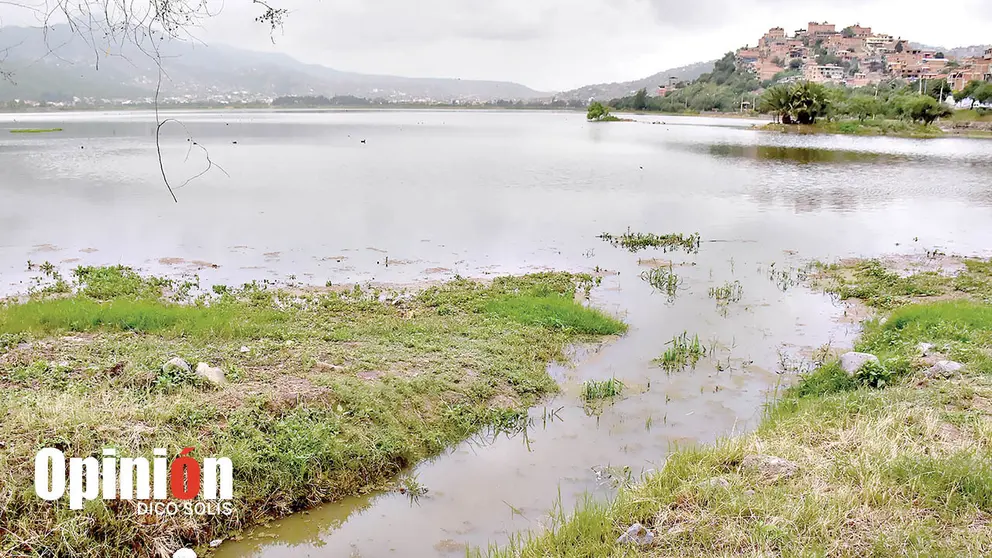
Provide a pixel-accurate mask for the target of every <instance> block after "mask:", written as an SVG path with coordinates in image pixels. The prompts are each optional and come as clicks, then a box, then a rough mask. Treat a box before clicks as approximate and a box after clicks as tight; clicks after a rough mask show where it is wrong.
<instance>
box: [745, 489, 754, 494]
mask: <svg viewBox="0 0 992 558" xmlns="http://www.w3.org/2000/svg"><path fill="white" fill-rule="evenodd" d="M744 495H745V496H754V491H753V490H751V489H750V488H749V489H747V490H745V491H744Z"/></svg>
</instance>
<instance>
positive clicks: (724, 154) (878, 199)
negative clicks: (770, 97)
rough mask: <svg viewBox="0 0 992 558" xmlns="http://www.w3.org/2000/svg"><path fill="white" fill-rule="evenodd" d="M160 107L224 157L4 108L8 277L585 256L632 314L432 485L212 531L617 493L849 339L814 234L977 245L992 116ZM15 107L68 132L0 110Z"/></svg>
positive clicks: (477, 510)
mask: <svg viewBox="0 0 992 558" xmlns="http://www.w3.org/2000/svg"><path fill="white" fill-rule="evenodd" d="M177 116H178V117H179V118H180V119H182V120H183V122H184V123H185V124H186V125H187V127H188V128H189V130H190V131H191V132H192V134H193V135H194V139H195V141H196V142H198V143H199V144H202V145H203V146H206V147H207V148H208V149H209V150H210V155H211V158H212V160H213V161H214V162H215V163H217V164H219V165H221V166H222V167H223V169H224V170H225V171H226V172H227V174H228V175H229V176H228V175H225V174H224V173H223V172H220V171H219V170H214V171H211V172H209V173H207V174H206V175H204V176H203V177H201V178H199V179H197V180H195V181H193V182H191V183H190V184H189V185H187V186H185V187H183V188H181V189H179V190H178V191H177V195H178V197H179V203H178V204H175V203H172V201H171V198H170V197H169V196H168V193H167V192H166V191H165V188H164V186H163V184H162V182H161V177H160V176H158V174H157V173H158V164H157V161H156V159H155V156H154V143H153V142H152V141H151V135H150V134H151V132H152V131H153V128H154V123H153V122H152V120H151V116H150V115H148V114H145V113H127V114H95V113H93V114H57V115H37V116H32V115H2V116H0V199H2V201H0V295H2V294H8V293H11V292H16V291H23V290H25V289H26V288H27V286H28V285H29V283H28V281H29V278H30V276H31V275H32V273H31V272H28V271H27V270H26V265H25V263H26V261H27V260H31V261H33V262H42V261H46V260H47V261H51V262H53V263H55V264H56V265H59V266H60V267H61V268H62V269H63V271H66V270H68V269H70V268H71V267H74V266H76V265H80V264H90V263H92V264H116V263H123V264H127V265H132V266H135V267H138V268H141V269H142V270H145V271H148V272H151V273H167V274H170V275H182V274H190V273H196V274H198V275H199V277H200V278H201V282H202V283H203V284H204V285H208V284H212V283H227V284H232V283H241V282H244V281H248V280H252V279H269V280H272V281H279V282H281V283H290V284H291V283H305V284H317V285H324V284H325V283H326V282H328V281H330V282H331V283H332V284H341V283H350V282H356V281H361V282H366V281H376V282H384V283H404V284H407V283H417V282H422V281H432V280H443V279H446V278H450V277H453V276H454V275H455V274H460V275H463V276H474V277H485V276H490V275H493V274H501V273H520V272H528V271H535V270H542V269H566V270H572V271H588V272H599V273H601V274H602V275H603V284H602V286H601V287H599V288H598V289H596V290H594V291H593V293H592V296H591V302H592V304H595V305H597V306H599V307H601V308H604V309H606V310H608V311H610V312H614V313H616V314H618V315H620V316H622V317H623V318H624V320H625V321H627V322H628V323H629V324H630V325H631V330H630V332H629V333H628V335H626V336H625V337H623V338H621V339H619V340H616V341H614V342H612V343H608V344H605V345H602V346H598V347H590V348H586V349H584V350H582V351H579V352H578V354H576V355H575V357H576V361H577V363H578V364H577V365H576V366H574V367H568V366H553V367H552V368H551V370H550V371H551V373H552V374H553V375H554V376H555V377H556V379H558V380H559V381H560V383H561V384H562V386H563V389H562V393H561V394H560V395H559V396H557V397H556V398H554V399H552V400H549V401H546V402H544V403H543V404H542V405H540V406H538V407H536V408H534V409H532V411H531V416H532V418H533V419H534V421H533V426H532V427H531V428H530V429H529V430H528V432H527V434H526V436H523V435H518V436H513V437H506V436H502V437H498V438H496V439H490V438H486V437H485V436H480V437H478V438H477V439H473V440H470V441H467V442H465V443H463V444H461V445H459V446H457V447H455V448H452V449H451V451H449V452H448V453H446V454H444V455H442V456H439V457H438V458H436V459H434V460H432V461H430V462H427V463H423V464H421V465H419V466H418V467H416V469H415V470H414V471H413V472H412V474H414V475H416V478H417V480H418V482H420V483H421V484H423V485H424V486H426V487H427V488H428V493H427V494H426V495H425V496H423V497H421V498H420V499H419V500H418V501H416V502H413V501H411V500H410V499H409V498H408V497H407V496H405V495H402V494H399V493H395V492H393V493H382V494H373V495H368V496H364V497H359V498H354V499H349V500H346V501H344V502H340V503H336V504H331V505H327V506H324V507H322V508H318V509H315V510H312V511H310V512H309V513H307V514H299V515H296V516H293V517H290V518H287V519H285V520H282V521H279V522H275V523H274V524H272V525H271V526H269V527H265V528H261V529H257V530H255V531H252V532H248V533H246V534H245V538H244V539H243V540H241V541H234V542H228V543H225V544H224V545H222V546H221V548H220V551H219V552H218V555H221V556H267V557H274V556H327V557H337V556H366V557H375V556H390V555H393V556H448V555H450V556H457V555H464V547H465V545H473V546H483V547H485V546H486V545H487V544H489V543H501V542H505V541H506V540H507V538H508V537H509V536H512V535H513V534H514V533H520V532H522V531H525V530H527V529H535V528H538V529H539V528H541V527H542V526H543V525H546V524H547V523H548V520H547V514H548V512H549V510H551V509H552V507H553V506H554V505H555V504H556V502H558V501H559V499H560V502H561V504H562V505H563V506H564V507H565V508H566V509H570V508H571V507H572V506H574V504H575V503H576V501H577V500H578V499H580V498H581V497H582V495H583V494H586V493H591V494H592V495H593V496H594V497H599V498H605V497H608V496H609V495H610V494H611V493H612V492H613V490H614V486H615V482H616V481H617V479H618V478H619V479H621V480H622V479H623V478H625V476H626V475H627V473H626V472H625V469H624V468H625V467H626V468H628V469H627V470H628V471H629V474H630V475H632V476H633V477H634V478H636V477H637V476H638V475H640V474H641V473H642V472H644V471H647V470H651V469H656V468H658V467H660V466H662V465H663V463H664V460H665V456H666V454H667V453H668V452H669V451H670V450H671V448H672V447H674V446H676V445H680V444H688V443H696V442H710V441H713V440H715V439H717V438H719V437H721V436H725V435H728V434H731V433H733V432H742V431H746V430H748V429H750V428H753V427H754V425H755V424H756V421H757V420H758V419H760V416H761V407H762V404H763V403H764V402H766V401H767V400H768V399H769V398H770V397H773V391H774V389H775V388H776V386H778V385H780V383H781V382H782V381H783V379H785V380H786V381H787V379H788V377H789V376H791V375H792V374H793V373H794V372H795V371H796V370H797V369H802V367H804V366H808V363H807V361H808V357H809V354H810V353H811V352H812V349H813V348H815V347H819V346H821V345H823V344H827V343H829V344H831V345H832V346H835V347H842V346H844V345H846V344H849V343H850V340H851V338H852V336H853V335H854V334H855V329H854V327H853V326H852V325H851V324H850V320H845V319H844V316H843V313H844V308H843V307H841V306H838V305H835V304H833V303H832V301H831V300H830V299H829V298H827V297H825V296H823V295H820V294H817V293H814V292H811V291H809V290H808V289H806V288H804V287H802V286H800V285H797V284H796V280H797V279H798V278H799V273H798V271H797V269H798V268H800V267H801V266H802V265H803V264H804V263H805V262H807V261H808V260H810V259H823V260H828V261H829V260H832V259H837V258H843V257H850V256H862V255H874V254H878V255H881V254H892V253H896V254H916V255H923V254H924V253H925V252H926V251H927V250H933V249H939V250H942V251H944V252H948V253H959V254H985V255H988V253H989V252H988V251H989V249H990V248H992V242H990V241H992V142H984V141H976V140H963V139H942V140H929V141H925V140H905V139H892V138H858V137H841V136H795V135H779V134H771V133H764V132H758V131H755V130H750V129H748V127H749V126H750V125H751V124H752V122H751V121H747V120H721V119H711V118H700V119H692V118H679V117H657V116H651V117H643V118H641V120H643V123H613V124H602V123H601V124H589V123H586V122H585V121H584V118H583V115H581V114H578V113H546V112H512V111H494V112H482V111H471V112H455V111H440V112H431V111H402V112H401V111H381V112H377V111H364V112H363V111H357V112H337V113H304V112H224V113H219V112H218V113H190V114H180V115H177ZM15 120H16V122H15ZM652 121H659V122H661V121H663V122H664V124H649V122H652ZM43 123H44V125H43V126H42V124H43ZM36 124H37V126H36ZM26 126H31V127H61V128H63V129H64V131H63V132H61V133H58V134H45V135H44V137H13V136H14V135H13V134H7V133H6V130H7V129H8V128H19V127H26ZM8 136H10V137H8ZM363 139H364V140H366V143H364V144H363V143H361V142H360V140H363ZM235 142H236V143H235ZM188 148H189V144H188V143H187V142H186V138H185V137H184V136H181V135H172V136H170V137H169V138H167V140H166V150H165V164H166V169H167V170H168V171H169V173H170V177H171V178H172V182H173V183H174V184H177V185H178V184H182V183H183V182H184V181H185V180H186V178H188V177H190V176H193V175H195V174H197V173H199V172H200V170H202V165H203V163H204V161H203V160H202V158H198V152H197V150H195V149H193V150H189V149H188ZM188 151H189V153H190V154H189V158H188V160H187V152H188ZM628 227H630V228H631V229H632V230H634V231H650V232H655V233H668V232H685V233H691V232H699V233H700V234H701V236H702V239H703V242H702V244H701V247H700V250H699V253H698V254H685V253H679V252H672V253H663V252H661V251H655V250H647V251H643V252H639V253H630V252H627V251H625V250H623V249H622V248H616V247H613V246H611V245H609V244H607V243H605V242H603V241H602V240H600V239H598V238H596V237H597V235H599V234H601V233H603V232H611V233H614V234H616V233H622V232H624V231H625V230H627V228H628ZM387 258H388V260H387ZM645 260H658V261H654V262H648V261H645ZM387 261H388V265H387ZM662 261H666V262H667V261H671V262H672V263H673V267H672V269H673V271H674V272H675V273H676V274H677V275H679V276H680V278H681V287H680V289H679V290H678V291H677V292H676V293H675V296H674V299H670V298H669V297H668V296H667V295H666V294H665V293H660V292H655V291H654V290H653V289H652V287H651V286H650V285H649V284H648V283H646V282H645V281H644V280H642V278H641V276H640V275H641V273H642V272H643V271H645V270H648V269H650V268H651V265H658V264H659V263H661V262H662ZM728 281H739V282H740V284H741V287H742V290H743V296H742V298H741V300H740V301H738V302H734V303H731V304H729V305H728V306H727V307H726V308H723V309H720V308H719V307H718V305H717V304H716V303H715V302H714V300H713V299H712V298H710V297H709V292H708V291H709V289H710V288H711V287H718V286H721V285H724V284H725V283H726V282H728ZM682 332H688V334H689V335H690V336H692V335H694V334H698V335H699V337H700V340H701V341H702V342H703V344H704V345H705V346H706V347H707V348H708V349H709V348H712V349H713V354H712V355H708V356H707V357H705V358H704V359H703V360H701V361H700V363H699V364H698V366H697V367H696V369H695V370H689V371H685V372H681V373H675V374H672V375H668V374H666V373H665V371H663V370H662V369H661V368H659V367H658V366H656V365H654V364H652V362H651V361H652V359H654V358H656V357H658V356H660V355H661V354H662V352H664V350H665V348H666V345H665V344H666V343H667V342H668V341H670V340H671V339H672V337H673V336H674V335H678V334H681V333H682ZM782 372H785V374H781V373H782ZM609 377H616V378H618V379H620V380H622V381H623V382H624V383H625V384H626V385H627V388H628V389H627V392H626V393H625V395H624V397H623V398H621V399H620V400H619V401H617V402H616V403H615V404H613V405H607V406H605V407H603V408H602V409H601V411H600V412H599V413H593V412H590V411H589V410H588V409H586V408H584V406H583V405H582V403H581V401H580V398H579V388H580V386H581V383H582V381H584V380H586V379H605V378H609ZM552 411H554V412H553V413H552Z"/></svg>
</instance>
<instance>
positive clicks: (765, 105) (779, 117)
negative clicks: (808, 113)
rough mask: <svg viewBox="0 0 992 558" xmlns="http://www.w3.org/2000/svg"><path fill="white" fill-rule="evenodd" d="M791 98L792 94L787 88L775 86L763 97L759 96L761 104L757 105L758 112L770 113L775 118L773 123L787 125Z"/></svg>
mask: <svg viewBox="0 0 992 558" xmlns="http://www.w3.org/2000/svg"><path fill="white" fill-rule="evenodd" d="M791 98H792V94H791V92H790V91H789V87H788V86H785V85H776V86H775V87H772V88H770V89H768V90H767V91H765V93H764V95H762V96H761V103H760V104H759V105H758V110H760V111H761V112H770V113H772V115H774V117H775V122H784V123H785V124H789V123H790V122H789V101H790V100H791Z"/></svg>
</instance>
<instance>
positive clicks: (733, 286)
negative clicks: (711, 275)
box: [709, 280, 744, 316]
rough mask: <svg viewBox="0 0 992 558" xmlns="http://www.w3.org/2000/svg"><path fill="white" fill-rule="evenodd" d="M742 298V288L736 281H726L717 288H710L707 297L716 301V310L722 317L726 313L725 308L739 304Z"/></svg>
mask: <svg viewBox="0 0 992 558" xmlns="http://www.w3.org/2000/svg"><path fill="white" fill-rule="evenodd" d="M742 296H744V287H742V286H741V282H740V281H736V280H735V281H727V282H726V283H724V284H723V285H720V286H719V287H710V290H709V297H710V298H712V299H715V300H716V306H717V309H718V310H720V312H721V313H722V314H724V316H726V313H727V306H729V305H730V304H731V303H734V302H739V301H740V299H741V297H742Z"/></svg>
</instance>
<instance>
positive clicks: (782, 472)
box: [741, 454, 799, 480]
mask: <svg viewBox="0 0 992 558" xmlns="http://www.w3.org/2000/svg"><path fill="white" fill-rule="evenodd" d="M741 468H742V469H745V470H749V471H752V472H755V473H758V474H759V475H761V476H762V477H764V478H766V479H769V480H778V479H783V478H789V477H791V476H793V475H795V474H796V473H797V472H799V465H796V464H795V463H793V462H792V461H789V460H788V459H783V458H781V457H776V456H774V455H760V454H757V455H748V456H747V457H745V458H744V459H743V460H742V461H741Z"/></svg>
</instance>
